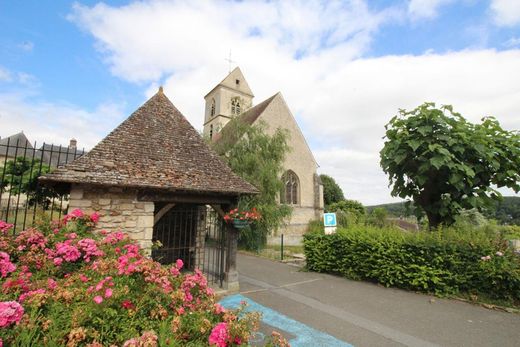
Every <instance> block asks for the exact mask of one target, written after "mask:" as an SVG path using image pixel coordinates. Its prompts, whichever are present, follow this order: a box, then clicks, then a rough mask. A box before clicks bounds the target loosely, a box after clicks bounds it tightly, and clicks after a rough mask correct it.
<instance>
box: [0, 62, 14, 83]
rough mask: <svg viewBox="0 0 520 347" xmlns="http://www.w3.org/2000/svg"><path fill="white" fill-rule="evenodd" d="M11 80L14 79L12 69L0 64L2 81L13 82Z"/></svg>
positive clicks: (0, 80)
mask: <svg viewBox="0 0 520 347" xmlns="http://www.w3.org/2000/svg"><path fill="white" fill-rule="evenodd" d="M11 80H12V76H11V71H9V70H7V69H6V68H4V67H2V66H0V82H11Z"/></svg>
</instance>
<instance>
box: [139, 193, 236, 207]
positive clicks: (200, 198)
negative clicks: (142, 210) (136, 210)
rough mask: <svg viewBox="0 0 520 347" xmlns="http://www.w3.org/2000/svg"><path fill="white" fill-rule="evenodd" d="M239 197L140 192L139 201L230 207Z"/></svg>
mask: <svg viewBox="0 0 520 347" xmlns="http://www.w3.org/2000/svg"><path fill="white" fill-rule="evenodd" d="M237 198H238V197H236V196H229V195H203V194H187V193H176V192H171V193H168V192H166V193H165V192H147V191H140V192H139V193H138V194H137V200H138V201H153V202H168V203H177V204H179V203H191V204H200V205H230V204H233V203H234V202H236V200H237Z"/></svg>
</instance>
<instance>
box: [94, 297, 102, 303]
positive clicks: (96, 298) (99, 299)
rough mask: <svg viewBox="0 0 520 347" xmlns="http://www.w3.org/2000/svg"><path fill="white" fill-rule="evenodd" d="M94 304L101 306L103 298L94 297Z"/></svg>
mask: <svg viewBox="0 0 520 347" xmlns="http://www.w3.org/2000/svg"><path fill="white" fill-rule="evenodd" d="M94 302H95V303H96V304H98V305H99V304H101V303H102V302H103V298H102V297H101V296H99V295H96V296H95V297H94Z"/></svg>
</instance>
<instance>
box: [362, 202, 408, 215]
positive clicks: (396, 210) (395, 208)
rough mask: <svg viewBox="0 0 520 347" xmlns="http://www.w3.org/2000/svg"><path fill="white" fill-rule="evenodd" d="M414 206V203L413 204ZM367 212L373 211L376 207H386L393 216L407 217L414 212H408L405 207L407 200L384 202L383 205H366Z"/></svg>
mask: <svg viewBox="0 0 520 347" xmlns="http://www.w3.org/2000/svg"><path fill="white" fill-rule="evenodd" d="M412 206H413V204H412ZM365 208H366V209H367V213H370V212H372V211H373V210H374V209H376V208H384V209H386V210H387V211H388V214H389V215H390V216H391V217H401V216H403V217H405V216H409V215H412V214H413V213H411V212H407V211H406V207H405V202H404V201H403V202H394V203H391V204H382V205H373V206H366V207H365Z"/></svg>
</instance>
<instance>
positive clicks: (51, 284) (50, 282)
mask: <svg viewBox="0 0 520 347" xmlns="http://www.w3.org/2000/svg"><path fill="white" fill-rule="evenodd" d="M57 286H58V283H57V282H56V281H55V280H53V279H52V278H48V279H47V288H49V289H50V290H54V289H56V287H57Z"/></svg>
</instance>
